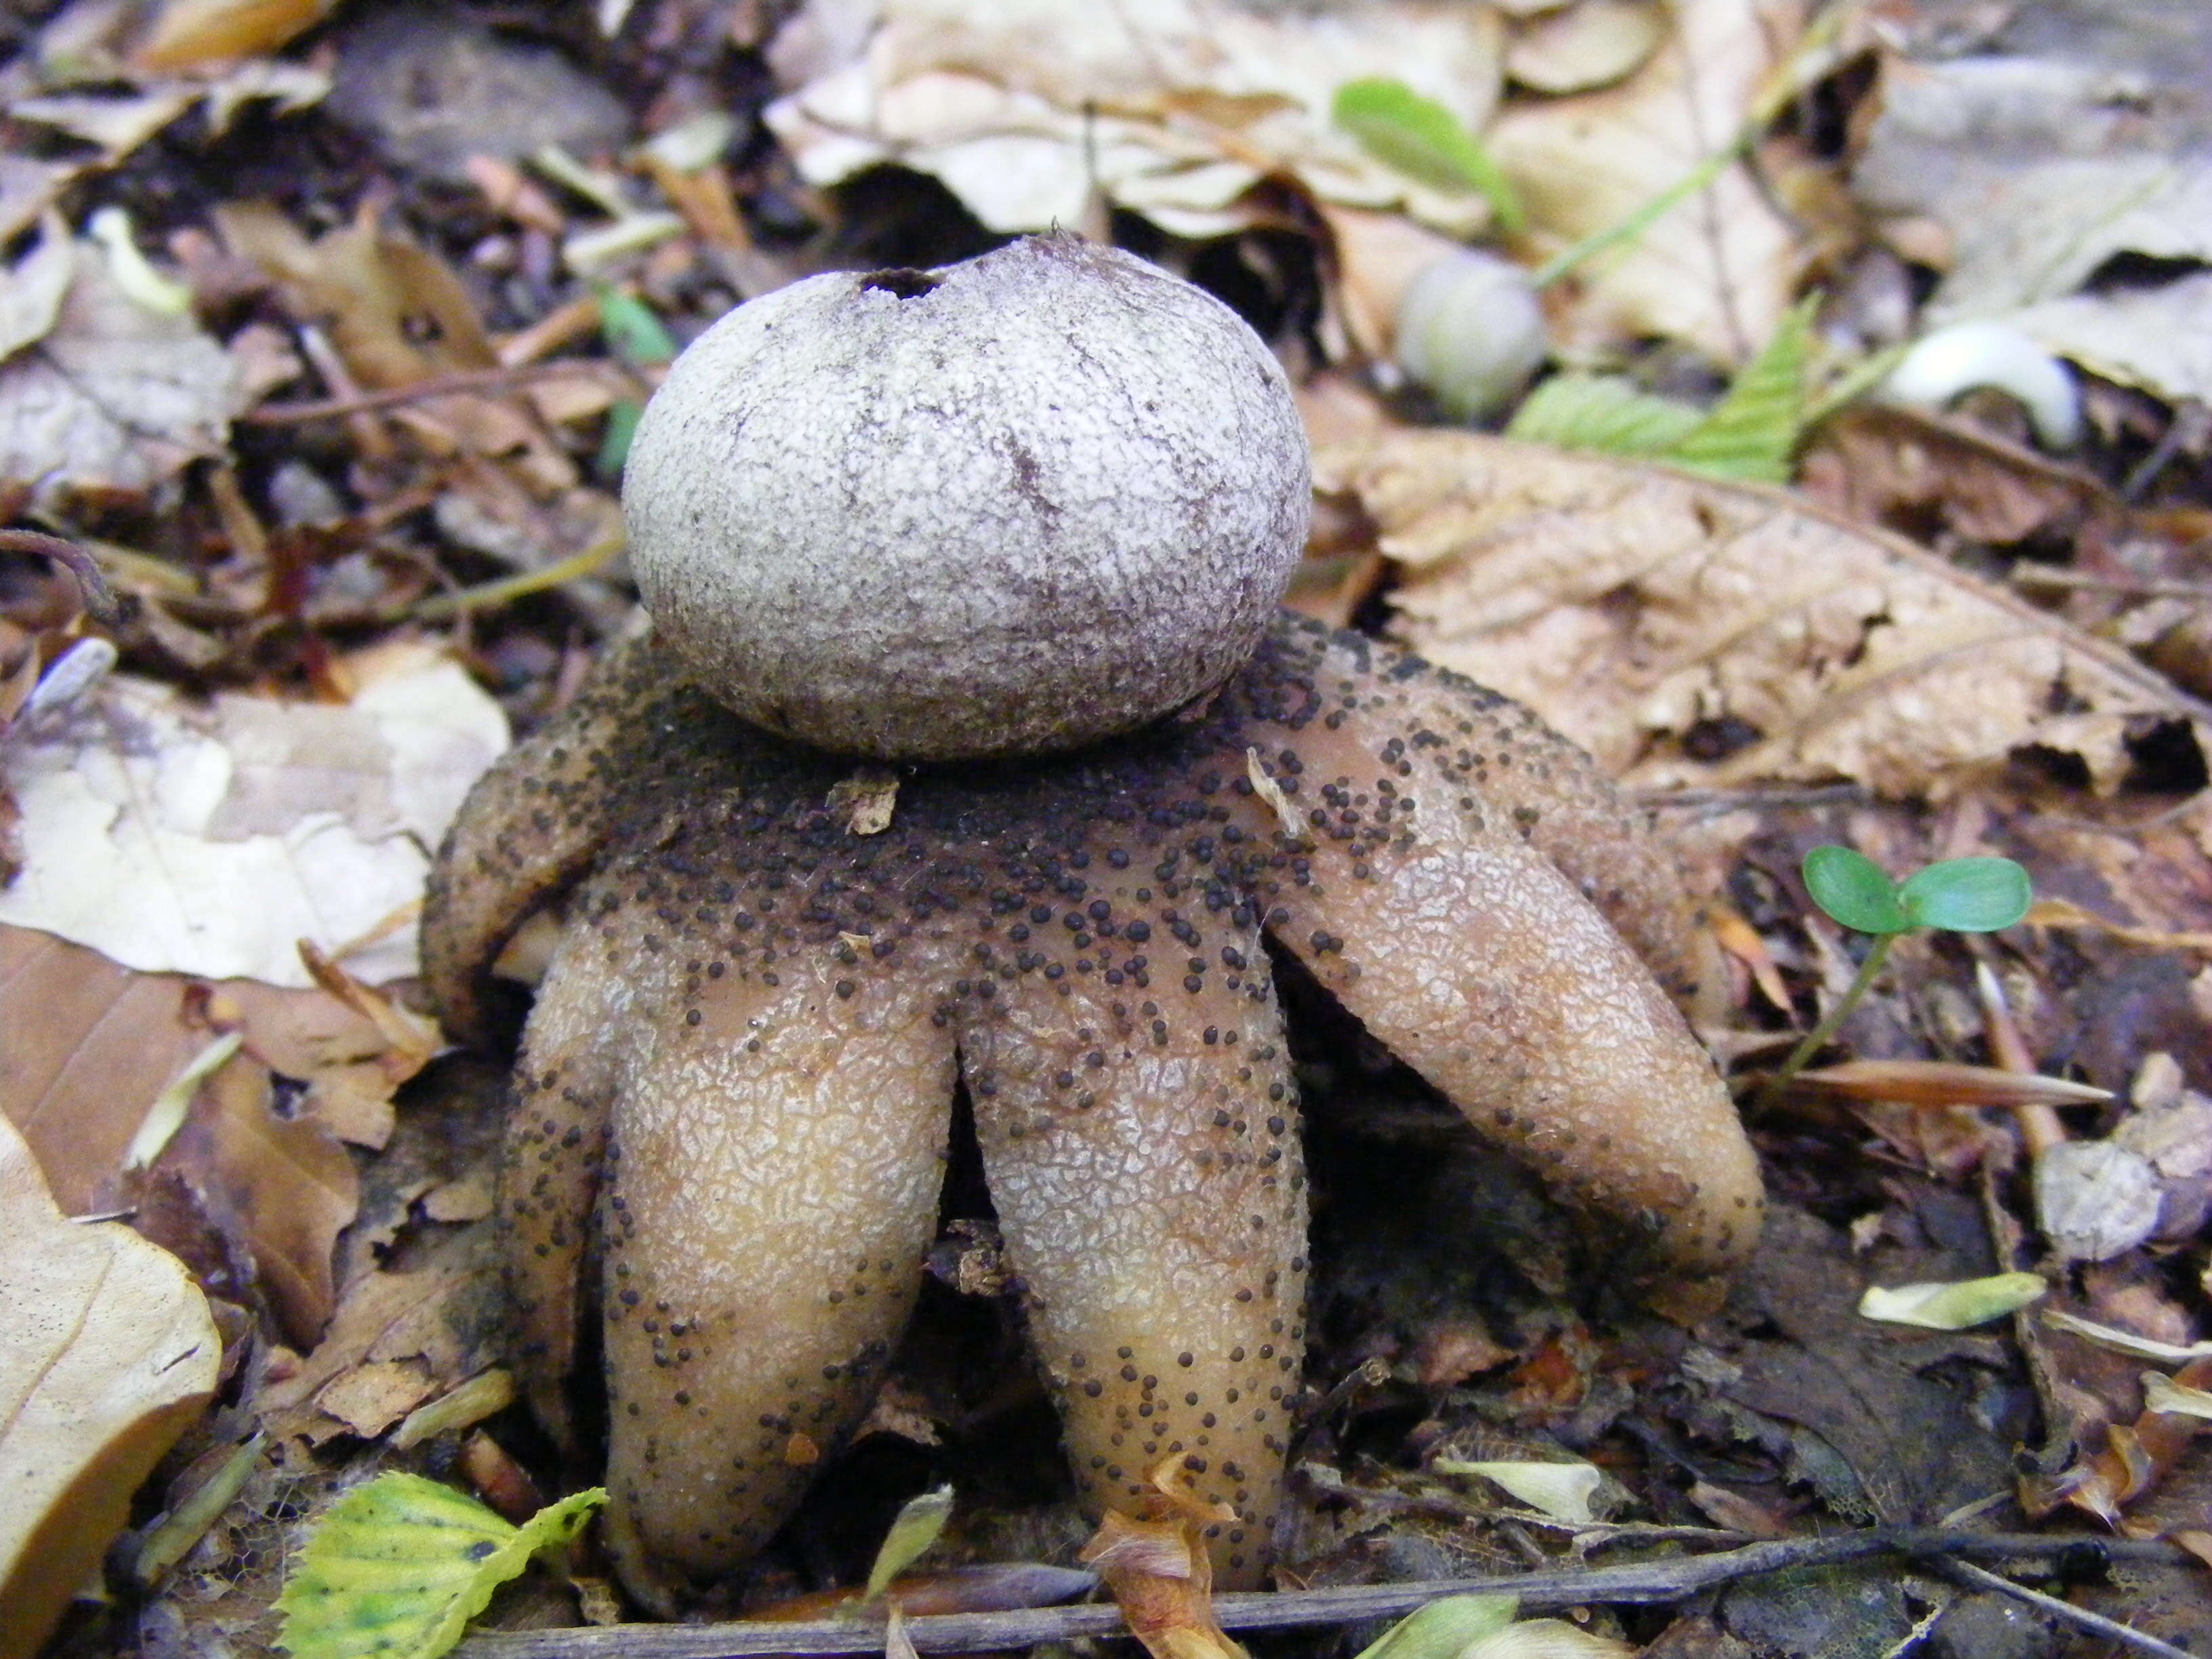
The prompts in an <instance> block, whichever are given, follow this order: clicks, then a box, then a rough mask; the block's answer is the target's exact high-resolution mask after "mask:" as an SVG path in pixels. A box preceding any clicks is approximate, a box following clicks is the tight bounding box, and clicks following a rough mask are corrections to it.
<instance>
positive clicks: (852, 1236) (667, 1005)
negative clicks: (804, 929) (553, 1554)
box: [601, 942, 952, 1613]
mask: <svg viewBox="0 0 2212 1659" xmlns="http://www.w3.org/2000/svg"><path fill="white" fill-rule="evenodd" d="M609 968H610V971H611V972H617V973H619V974H620V975H622V977H623V980H624V981H625V982H626V983H628V984H629V986H630V987H633V988H632V990H631V992H630V993H629V995H630V996H632V997H634V998H635V1000H634V1001H633V1002H632V1003H631V1006H629V1008H628V1009H626V1010H624V1011H623V1012H624V1014H625V1016H626V1018H625V1019H624V1030H623V1036H622V1039H621V1040H622V1041H623V1042H624V1044H625V1046H626V1047H627V1048H629V1051H630V1053H631V1054H632V1055H633V1058H632V1059H631V1060H630V1061H629V1064H628V1065H627V1066H625V1068H624V1070H625V1075H624V1077H623V1080H622V1083H621V1087H620V1091H619V1093H618V1095H617V1100H616V1103H615V1114H614V1134H613V1139H612V1145H611V1147H610V1150H609V1178H608V1182H607V1188H606V1194H605V1199H604V1209H603V1212H602V1223H601V1225H602V1231H603V1234H604V1237H605V1280H604V1290H603V1299H604V1302H605V1310H606V1368H607V1401H608V1417H609V1424H610V1435H609V1440H610V1444H609V1450H608V1460H607V1486H608V1489H609V1492H610V1494H611V1505H610V1510H609V1538H610V1541H611V1546H612V1547H613V1549H614V1552H615V1556H616V1559H617V1563H618V1565H620V1567H621V1570H622V1574H623V1581H624V1582H625V1583H627V1584H628V1585H629V1587H630V1589H631V1590H632V1591H633V1592H634V1593H635V1594H637V1595H639V1596H640V1597H641V1599H643V1600H645V1601H647V1603H648V1604H650V1605H652V1606H653V1607H655V1608H656V1610H658V1611H660V1612H663V1613H673V1612H674V1611H676V1610H677V1609H678V1607H681V1606H682V1605H683V1604H684V1602H686V1601H689V1600H690V1599H691V1593H692V1591H693V1590H694V1589H696V1584H697V1583H699V1582H701V1581H711V1580H713V1579H715V1578H718V1577H722V1576H724V1575H726V1574H727V1573H728V1572H730V1571H732V1570H733V1569H735V1568H736V1567H738V1565H741V1564H742V1563H743V1562H744V1559H746V1558H747V1557H748V1556H750V1554H751V1553H753V1552H754V1551H755V1550H757V1548H758V1547H760V1546H761V1544H762V1543H763V1542H764V1541H766V1539H767V1537H768V1535H769V1533H770V1532H771V1531H773V1530H774V1529H775V1527H776V1526H778V1525H779V1524H781V1522H782V1520H783V1519H784V1517H785V1516H787V1514H788V1513H789V1511H790V1510H791V1507H792V1506H793V1504H795V1503H796V1502H797V1500H798V1498H799V1493H800V1492H802V1491H803V1490H804V1488H805V1485H806V1483H807V1481H808V1480H811V1478H812V1475H813V1474H814V1470H815V1466H816V1464H817V1463H818V1462H819V1461H820V1460H821V1459H822V1458H823V1456H825V1455H828V1454H829V1452H830V1451H831V1450H833V1449H835V1448H836V1445H837V1443H839V1442H840V1441H841V1440H842V1438H843V1437H844V1436H845V1435H846V1434H847V1433H848V1432H849V1431H850V1430H851V1428H852V1426H853V1424H854V1421H855V1420H857V1419H858V1418H859V1416H860V1413H861V1412H862V1411H863V1410H865V1409H866V1405H867V1402H868V1401H869V1399H870V1397H871V1396H872V1394H873V1393H874V1387H875V1383H876V1382H877V1380H878V1376H879V1374H880V1370H881V1367H882V1365H883V1363H884V1360H885V1359H886V1358H888V1357H889V1354H890V1347H891V1345H892V1344H893V1343H894V1342H895V1341H896V1338H897V1336H898V1334H899V1332H900V1330H901V1329H902V1328H903V1326H904V1324H905V1322H906V1318H907V1316H908V1312H909V1311H910V1310H911V1309H912V1306H913V1302H914V1297H915V1291H916V1289H917V1288H918V1286H919V1285H920V1281H921V1260H922V1257H923V1255H924V1254H925V1253H926V1252H927V1249H928V1247H929V1243H930V1241H931V1238H932V1237H933V1234H934V1231H935V1227H936V1218H937V1200H938V1191H939V1187H940V1186H941V1185H942V1183H943V1178H944V1170H943V1158H944V1149H945V1135H946V1131H947V1127H948V1125H949V1122H950V1118H951V1097H952V1040H951V1033H950V1031H949V1030H946V1029H945V1028H943V1027H941V1026H939V1025H937V1024H933V1022H932V1020H931V1018H930V1016H931V1013H932V1012H933V999H932V998H931V997H930V996H929V994H927V988H926V986H925V984H924V983H923V982H921V981H918V980H917V979H916V978H915V977H914V976H911V975H901V974H891V973H882V972H874V971H870V970H869V969H866V968H861V969H852V968H849V967H848V966H847V965H845V964H842V963H839V962H838V961H837V960H836V958H835V957H833V956H832V955H831V954H830V953H829V951H821V950H814V951H806V950H801V951H780V952H779V953H778V955H777V958H776V961H775V966H774V967H773V968H767V967H763V966H761V965H759V964H757V963H756V964H754V965H751V966H747V965H744V964H743V963H734V962H733V963H731V964H730V965H729V966H728V968H727V969H726V971H725V972H724V974H723V975H720V977H715V976H712V975H706V974H704V973H692V972H689V971H687V969H686V964H685V963H681V962H678V961H676V960H675V959H674V957H673V953H672V952H671V951H668V950H667V948H666V942H664V944H663V948H662V950H661V951H659V952H658V953H656V952H654V951H651V950H644V951H641V952H640V953H638V955H636V956H635V957H631V958H630V959H629V960H628V961H621V962H614V961H611V962H610V964H609ZM695 1015H696V1019H695V1018H694V1016H695ZM687 1581H691V1582H689V1583H687Z"/></svg>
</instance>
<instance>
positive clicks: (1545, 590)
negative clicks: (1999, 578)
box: [1315, 431, 2212, 796]
mask: <svg viewBox="0 0 2212 1659" xmlns="http://www.w3.org/2000/svg"><path fill="white" fill-rule="evenodd" d="M1315 474H1316V481H1317V482H1318V483H1319V484H1320V486H1321V488H1322V489H1326V490H1330V491H1335V492H1341V493H1345V494H1348V495H1351V496H1352V497H1354V498H1355V499H1356V500H1357V501H1358V503H1359V505H1360V506H1361V507H1363V508H1364V510H1365V512H1366V513H1367V514H1368V516H1369V517H1370V519H1371V520H1373V521H1374V523H1375V524H1376V526H1377V529H1378V531H1379V532H1380V534H1379V542H1378V545H1379V546H1380V548H1381V550H1382V551H1383V552H1384V553H1385V554H1387V555H1389V556H1390V557H1392V558H1393V559H1395V560H1396V561H1397V562H1399V564H1400V565H1401V567H1402V568H1403V570H1404V573H1405V580H1404V581H1403V583H1402V585H1401V586H1399V587H1398V588H1397V589H1396V590H1395V592H1393V593H1392V594H1391V596H1390V597H1391V601H1392V603H1393V605H1395V607H1396V609H1397V611H1398V612H1399V618H1398V622H1397V624H1396V629H1395V631H1396V632H1397V633H1398V634H1399V635H1401V637H1403V638H1404V639H1405V640H1406V641H1407V643H1409V644H1411V645H1412V646H1413V647H1415V648H1416V649H1417V650H1419V651H1420V652H1421V653H1423V654H1425V655H1426V656H1428V657H1429V658H1431V659H1432V660H1434V661H1436V662H1438V663H1441V664H1442V665H1444V666H1446V667H1449V668H1455V669H1458V670H1460V671H1462V672H1465V673H1468V674H1472V675H1474V677H1475V678H1479V679H1480V680H1482V681H1483V682H1484V683H1485V684H1490V685H1493V686H1495V687H1497V688H1498V690H1502V691H1505V692H1507V693H1509V694H1510V695H1512V696H1517V697H1519V698H1520V699H1522V701H1523V702H1528V703H1529V704H1530V705H1531V706H1533V707H1534V708H1536V709H1537V710H1538V711H1539V712H1541V714H1544V715H1545V717H1546V718H1547V719H1548V720H1551V722H1552V723H1553V725H1555V726H1559V728H1560V729H1561V730H1562V731H1564V732H1566V734H1567V735H1568V736H1569V737H1571V738H1574V739H1575V740H1576V741H1577V742H1578V743H1580V744H1582V745H1583V747H1584V748H1586V749H1588V750H1590V751H1591V753H1592V754H1594V755H1595V757H1597V759H1598V760H1599V762H1600V763H1601V764H1602V765H1603V766H1604V767H1605V768H1606V769H1607V770H1608V771H1611V772H1613V773H1614V774H1616V775H1621V776H1624V777H1626V779H1627V780H1628V781H1632V782H1633V783H1635V784H1638V785H1642V786H1647V787H1667V786H1692V787H1736V786H1741V785H1746V784H1749V783H1753V782H1756V781H1826V780H1829V779H1833V778H1837V777H1844V778H1851V779H1856V780H1857V781H1862V782H1863V783H1865V784H1867V785H1869V787H1873V788H1874V789H1875V790H1877V791H1879V792H1881V793H1884V794H1889V795H1897V796H1911V795H1920V794H1928V793H1942V792H1943V791H1944V790H1946V789H1948V788H1950V787H1955V786H1956V785H1957V784H1958V783H1959V782H1960V781H1962V779H1963V777H1964V776H1965V775H1966V773H1967V772H1968V771H1969V770H1970V769H1976V768H1984V767H1988V766H1991V765H1995V764H1999V763H2003V762H2004V761H2005V760H2007V759H2008V757H2012V756H2015V755H2016V754H2019V753H2021V752H2023V751H2027V750H2036V751H2039V752H2044V753H2056V754H2059V755H2063V756H2069V757H2074V758H2075V759H2076V760H2078V762H2079V763H2080V764H2081V767H2082V769H2084V770H2085V771H2086V773H2087V777H2088V780H2089V781H2090V782H2091V783H2092V784H2093V786H2094V787H2096V788H2097V789H2098V790H2100V792H2110V791H2112V790H2114V789H2117V788H2118V787H2120V785H2121V784H2122V783H2123V782H2124V781H2125V780H2126V778H2127V776H2128V775H2129V773H2130V769H2131V768H2132V766H2133V765H2134V764H2135V761H2136V746H2137V745H2139V744H2141V743H2142V741H2143V740H2144V739H2145V738H2148V737H2150V736H2151V735H2152V734H2153V733H2160V734H2166V733H2171V732H2173V731H2174V730H2175V729H2177V728H2179V731H2180V732H2182V733H2184V734H2185V736H2186V737H2187V738H2189V739H2190V740H2191V741H2193V742H2194V743H2195V744H2197V747H2198V749H2199V750H2200V751H2202V752H2204V753H2206V754H2212V708H2207V707H2206V706H2204V705H2203V704H2201V703H2199V702H2197V701H2196V700H2194V699H2193V698H2191V697H2187V696H2184V695H2183V694H2181V693H2180V692H2179V691H2177V690H2174V689H2173V688H2172V686H2171V685H2169V684H2167V683H2166V681H2164V680H2163V679H2161V678H2160V677H2159V676H2158V675H2156V674H2154V673H2153V672H2152V671H2149V670H2148V669H2146V668H2144V667H2143V666H2142V665H2140V664H2138V663H2136V661H2135V660H2134V659H2132V658H2130V657H2129V656H2127V655H2126V654H2125V653H2122V652H2120V651H2118V650H2116V649H2114V648H2113V647H2110V646H2108V645H2106V644H2105V643H2103V642H2102V641H2098V640H2095V639H2093V638H2091V637H2089V636H2088V635H2086V634H2083V633H2081V632H2079V631H2077V630H2075V629H2069V628H2068V627H2067V626H2065V625H2064V624H2063V623H2060V622H2058V621H2057V619H2055V618H2053V617H2051V616H2049V615H2047V614H2045V612H2043V611H2038V610H2036V609H2034V608H2033V606H2031V605H2027V604H2025V603H2023V602H2022V601H2021V600H2019V599H2015V598H2014V597H2013V596H2012V595H2010V594H2008V593H2005V592H2001V591H1999V590H1997V589H1996V588H1993V587H1991V586H1989V585H1987V584H1985V583H1983V582H1980V581H1978V580H1975V579H1974V578H1972V576H1969V575H1967V574H1966V573H1964V572H1962V571H1960V570H1957V569H1954V568H1952V567H1950V566H1948V565H1947V564H1945V563H1944V562H1942V560H1940V559H1938V558H1936V556H1933V555H1931V554H1929V553H1928V552H1926V551H1924V550H1922V549H1920V548H1917V547H1915V546H1914V545H1912V544H1911V543H1909V542H1906V541H1904V540H1902V539H1900V538H1895V537H1891V536H1887V535H1883V534H1881V533H1879V532H1870V531H1865V530H1862V529H1857V528H1855V527H1853V526H1849V525H1846V524H1844V523H1842V522H1840V521H1838V520H1835V519H1833V518H1831V517H1829V516H1828V515H1827V514H1826V513H1822V512H1820V511H1819V510H1818V509H1817V508H1814V507H1809V506H1808V505H1806V504H1804V503H1803V502H1802V501H1796V500H1794V499H1792V498H1790V497H1786V496H1784V495H1778V494H1774V493H1771V492H1769V491H1766V490H1763V489H1755V488H1751V487H1746V486H1740V485H1729V484H1723V483H1716V482H1709V481H1704V480H1699V479H1695V478H1691V477H1685V476H1683V475H1681V474H1679V473H1674V472H1669V471H1664V470H1662V469H1659V468H1656V467H1651V466H1642V465H1635V464H1633V463H1629V462H1624V461H1615V460H1607V459H1599V458H1595V457H1591V456H1583V455H1569V454H1565V453H1559V452H1557V451H1554V450H1551V449H1547V448H1545V447H1541V446H1537V445H1531V444H1516V443H1513V442H1510V441H1506V440H1504V439H1498V438H1488V437H1483V436H1480V435H1475V434H1471V433H1462V432H1436V431H1429V432H1399V433H1394V434H1390V435H1385V436H1383V437H1381V438H1378V439H1376V440H1373V441H1369V442H1365V443H1360V444H1354V445H1347V446H1344V447H1338V448H1335V449H1332V450H1327V451H1324V452H1322V453H1321V454H1320V455H1318V456H1317V457H1316V460H1315Z"/></svg>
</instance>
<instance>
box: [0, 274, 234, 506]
mask: <svg viewBox="0 0 2212 1659" xmlns="http://www.w3.org/2000/svg"><path fill="white" fill-rule="evenodd" d="M36 257H38V256H35V255H34V256H33V258H36ZM75 263H76V269H75V271H74V273H73V275H72V276H71V278H70V283H69V287H68V291H67V292H66V293H65V294H64V295H63V296H62V298H61V301H60V304H59V307H58V311H57V312H56V313H55V315H54V317H53V319H52V326H51V327H50V328H49V329H47V330H46V331H45V332H44V334H43V337H36V338H35V339H34V340H33V343H30V344H27V345H26V346H25V347H24V348H23V349H21V350H20V351H17V352H16V353H15V355H14V356H10V357H9V359H8V360H7V362H5V363H4V364H0V483H19V484H23V485H26V486H28V487H29V488H30V489H33V490H34V491H35V492H37V494H38V495H40V496H41V497H47V498H54V499H59V498H62V497H64V496H65V495H68V494H69V493H70V492H73V491H80V490H88V489H114V490H121V491H125V492H137V491H142V490H147V489H152V488H153V487H154V486H155V485H156V484H159V483H163V482H165V481H166V480H167V479H168V478H170V477H173V475H174V474H176V473H177V472H178V471H180V470H181V469H182V468H183V467H184V466H185V465H186V464H187V463H188V462H191V461H192V460H195V459H198V458H199V457H201V456H204V455H212V454H215V453H217V452H218V451H219V450H220V448H221V447H222V443H223V441H224V439H225V437H226V436H227V435H228V431H229V423H230V421H231V420H232V418H233V417H234V416H236V415H238V414H239V413H240V411H241V410H243V409H244V408H245V406H246V398H245V390H244V386H243V384H242V377H241V375H240V372H239V369H238V368H237V366H236V365H235V364H234V362H233V361H232V359H231V356H230V354H229V353H228V352H226V351H225V350H224V349H223V348H222V344H221V343H220V342H218V341H216V340H215V339H214V338H212V337H210V336H209V335H207V334H206V333H204V332H203V331H202V330H201V328H200V326H199V325H198V324H197V323H196V322H194V321H193V320H192V319H191V318H190V317H188V316H185V317H180V316H177V315H174V314H173V313H165V312H160V311H149V310H148V309H146V308H145V307H143V306H141V305H139V304H138V303H137V301H134V300H132V299H131V297H130V295H128V294H126V293H125V291H124V290H123V289H122V288H121V287H120V286H118V283H116V281H115V278H114V276H112V274H111V273H110V271H109V270H108V264H107V260H106V258H105V257H104V256H103V255H102V254H101V253H100V250H99V248H98V247H97V246H94V244H92V243H90V242H79V243H76V245H75Z"/></svg>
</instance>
